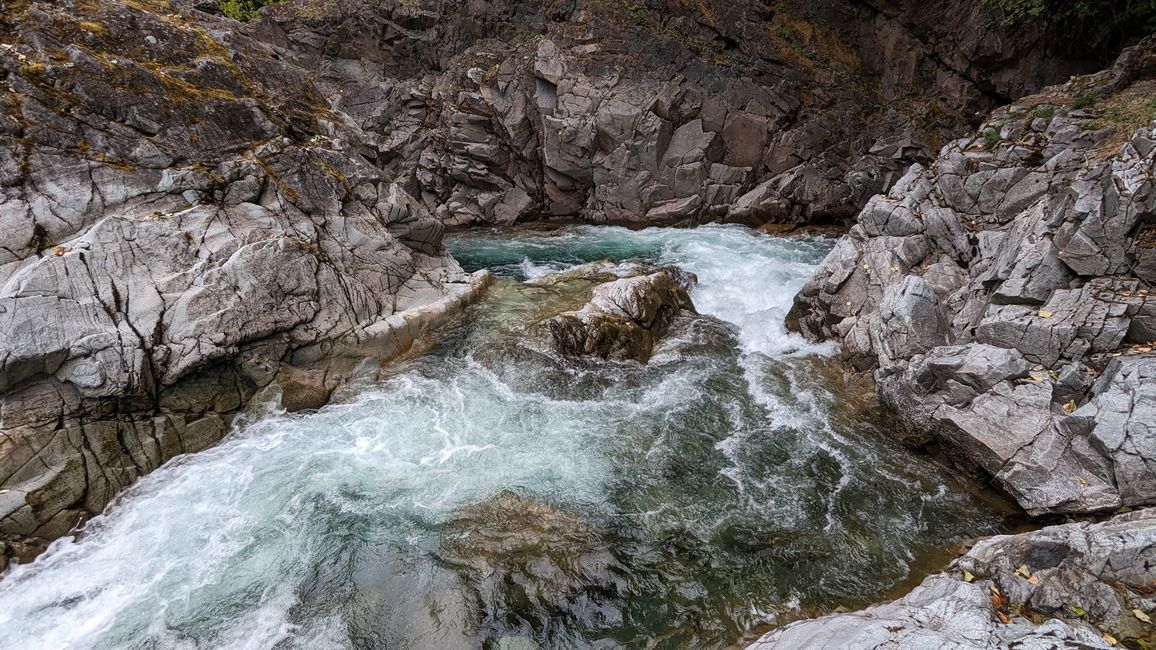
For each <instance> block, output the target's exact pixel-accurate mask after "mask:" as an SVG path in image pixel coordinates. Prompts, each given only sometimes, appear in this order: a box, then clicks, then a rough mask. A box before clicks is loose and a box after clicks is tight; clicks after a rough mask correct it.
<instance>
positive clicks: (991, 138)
mask: <svg viewBox="0 0 1156 650" xmlns="http://www.w3.org/2000/svg"><path fill="white" fill-rule="evenodd" d="M1002 139H1003V138H1001V137H999V129H997V128H995V127H994V126H992V127H988V129H987V130H986V131H984V132H983V147H984V149H994V148H995V146H996V145H997V144H999V141H1000V140H1002Z"/></svg>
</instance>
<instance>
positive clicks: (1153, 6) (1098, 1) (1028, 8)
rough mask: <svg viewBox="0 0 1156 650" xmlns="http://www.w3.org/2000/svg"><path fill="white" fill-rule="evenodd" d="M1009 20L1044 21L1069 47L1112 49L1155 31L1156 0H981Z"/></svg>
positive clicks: (1102, 50)
mask: <svg viewBox="0 0 1156 650" xmlns="http://www.w3.org/2000/svg"><path fill="white" fill-rule="evenodd" d="M982 2H983V4H985V5H988V6H991V7H995V8H997V9H999V10H1000V11H1001V12H1003V15H1004V19H1005V20H1006V21H1007V22H1008V23H1022V22H1026V21H1031V20H1043V21H1044V22H1046V23H1047V24H1048V25H1050V26H1052V27H1053V28H1055V29H1057V30H1060V31H1061V32H1063V33H1064V34H1067V35H1068V36H1069V39H1068V42H1069V43H1070V44H1071V46H1072V47H1078V48H1080V49H1085V50H1087V51H1101V52H1104V51H1112V50H1116V49H1118V48H1119V47H1120V46H1122V45H1125V44H1127V43H1128V42H1129V41H1134V40H1136V39H1138V38H1142V37H1144V36H1147V35H1148V34H1151V33H1152V32H1153V31H1156V0H982Z"/></svg>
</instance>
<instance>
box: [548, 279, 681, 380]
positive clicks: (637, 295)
mask: <svg viewBox="0 0 1156 650" xmlns="http://www.w3.org/2000/svg"><path fill="white" fill-rule="evenodd" d="M561 275H562V277H561V278H554V279H553V280H552V281H559V280H563V279H565V280H572V279H575V278H583V279H601V278H603V277H605V276H607V275H609V276H618V279H613V280H610V281H608V282H604V283H602V284H598V285H597V286H595V287H594V288H593V289H592V290H591V298H590V301H589V302H588V303H586V304H585V305H583V306H582V308H581V309H579V310H577V311H568V312H564V313H561V314H559V315H557V316H553V317H551V318H548V319H546V320H544V321H542V322H541V323H539V325H538V328H539V329H540V330H541V331H543V332H544V333H545V334H546V335H547V336H548V338H549V339H550V341H551V342H552V345H553V348H554V349H555V350H557V351H558V352H560V353H561V354H563V355H566V356H572V357H582V356H593V357H598V358H603V359H633V360H636V361H642V362H645V361H646V360H647V359H649V358H650V355H651V353H652V352H653V350H654V346H655V344H656V343H657V342H658V340H659V339H661V338H662V337H663V335H665V334H666V332H667V330H668V329H669V328H670V325H671V323H672V321H674V319H675V318H677V317H679V316H680V315H686V316H689V315H693V314H695V310H694V304H693V303H692V302H691V300H690V296H689V295H688V294H687V289H689V288H690V287H691V286H692V285H693V284H694V282H695V278H694V275H693V274H690V273H686V272H684V271H681V270H679V269H677V268H673V267H666V268H661V267H653V266H650V265H646V264H634V263H628V264H614V263H598V262H595V263H594V264H589V265H585V266H582V267H579V268H577V269H574V270H571V271H568V272H566V273H564V274H561Z"/></svg>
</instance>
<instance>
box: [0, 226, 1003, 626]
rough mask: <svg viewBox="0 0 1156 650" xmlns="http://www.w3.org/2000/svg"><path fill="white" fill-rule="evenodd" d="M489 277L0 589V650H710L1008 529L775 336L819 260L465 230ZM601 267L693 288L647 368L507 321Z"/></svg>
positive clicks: (794, 344)
mask: <svg viewBox="0 0 1156 650" xmlns="http://www.w3.org/2000/svg"><path fill="white" fill-rule="evenodd" d="M448 245H449V247H450V248H451V249H452V251H453V252H454V254H455V256H457V257H458V259H459V260H461V262H462V264H463V266H464V267H466V268H467V269H468V270H472V269H475V268H483V267H484V268H491V269H492V270H494V271H495V273H496V274H498V275H499V276H500V277H502V278H503V279H502V280H500V281H499V282H498V283H497V284H496V285H495V287H494V288H493V289H492V290H491V292H490V294H489V295H488V297H487V298H486V299H485V300H483V301H482V302H481V303H480V304H478V305H476V306H475V307H473V308H471V310H470V313H469V314H468V317H467V318H466V319H464V320H463V322H462V323H460V324H459V325H457V326H455V327H452V328H449V329H447V330H446V331H445V332H443V333H442V334H443V336H442V338H441V339H440V342H439V343H438V344H437V345H435V346H434V347H433V348H432V349H431V350H429V351H428V352H426V353H425V354H423V355H422V356H420V357H418V358H416V359H413V360H411V361H409V362H407V363H405V364H404V365H402V366H400V367H398V368H397V369H396V370H395V372H394V373H393V374H392V375H391V377H390V378H389V379H387V380H384V381H382V382H380V383H378V384H375V385H373V386H369V387H367V388H365V390H363V391H361V392H359V393H358V394H357V395H356V396H355V397H353V398H352V399H351V401H349V402H347V403H342V404H335V405H332V406H329V407H326V408H324V409H322V410H320V411H317V412H310V413H301V414H293V415H288V414H269V415H267V416H264V417H260V418H256V419H253V420H252V421H250V422H248V423H246V424H243V425H242V426H240V427H239V428H238V429H237V430H236V431H235V432H234V433H233V434H232V435H231V436H230V437H229V438H228V439H226V440H225V441H224V442H222V443H221V444H220V445H218V446H217V447H215V448H213V449H211V450H208V451H206V452H203V453H201V454H197V455H194V456H190V457H184V458H180V459H177V460H176V461H174V462H171V463H169V464H168V465H166V466H165V467H163V468H162V469H160V470H158V471H157V472H155V473H153V474H152V475H150V476H148V477H146V478H145V479H144V480H142V481H141V482H140V483H138V484H137V485H136V486H134V487H133V488H131V489H129V490H128V491H127V492H126V494H125V495H124V496H123V498H121V499H119V500H118V501H117V502H116V503H115V504H113V505H112V506H110V508H109V509H108V511H107V512H106V513H105V514H104V515H102V516H101V517H98V518H96V519H95V520H93V521H92V522H91V523H90V524H89V526H88V529H87V530H86V532H85V534H84V535H83V536H82V537H80V538H78V539H75V540H62V541H61V542H59V543H57V544H56V545H54V546H53V547H52V549H51V550H50V551H49V552H48V553H46V554H45V555H44V556H42V557H41V558H40V559H39V560H38V561H37V562H35V563H33V564H31V565H27V566H20V567H17V568H15V569H13V570H11V571H10V572H9V574H8V575H7V577H6V578H5V579H4V580H3V581H0V647H5V648H458V647H461V648H568V647H575V648H578V647H636V648H642V647H662V648H710V647H723V646H726V645H728V644H733V643H736V642H738V641H740V640H741V639H743V638H744V636H745V635H749V634H750V632H751V631H752V630H754V629H756V628H757V627H758V626H760V625H764V624H767V623H773V622H775V621H776V620H781V619H783V618H789V617H792V616H797V615H799V614H800V613H815V612H822V611H829V610H831V609H834V608H836V607H838V606H842V605H856V604H861V603H863V602H867V601H871V600H875V599H878V598H880V597H882V596H883V595H884V594H886V593H887V592H888V590H889V589H891V588H893V587H894V586H895V585H896V584H898V583H901V582H904V581H909V580H911V579H913V578H914V577H917V576H918V575H919V574H920V573H922V572H927V571H929V570H931V567H934V565H935V563H936V562H939V561H942V560H943V558H944V549H946V548H949V547H951V546H952V545H954V544H956V543H958V542H961V541H964V540H966V539H968V538H970V537H972V536H976V535H981V534H990V533H993V532H998V531H1000V530H1001V523H1002V522H1001V519H1000V518H999V517H998V516H997V515H995V514H994V513H992V512H991V511H990V510H989V509H988V508H987V507H985V506H984V504H982V503H980V502H979V501H978V500H977V499H976V498H975V497H973V496H972V495H970V494H969V493H968V492H967V491H966V490H964V489H963V488H962V486H960V485H958V484H956V483H955V482H954V481H953V480H952V479H951V477H950V476H949V474H948V473H947V472H946V471H944V470H943V469H941V468H940V467H939V466H937V465H936V464H934V463H932V462H931V461H930V460H928V459H926V458H925V457H923V456H920V455H917V454H913V453H911V452H909V451H907V450H905V449H904V448H902V447H900V446H899V445H897V444H894V443H891V442H889V441H888V438H887V436H886V432H885V430H884V426H885V420H884V419H883V418H881V417H880V414H879V413H878V412H877V411H876V409H875V407H874V404H873V401H872V400H871V399H870V394H869V392H868V391H865V390H863V389H862V388H861V387H854V386H848V385H847V384H845V383H844V380H843V377H842V373H841V371H840V370H839V369H838V368H837V366H836V365H835V364H834V362H833V360H832V359H831V357H830V355H831V354H832V353H833V349H832V348H830V347H829V346H822V345H820V346H816V345H812V344H809V343H807V342H805V341H803V340H802V339H800V338H798V337H797V336H795V335H793V334H789V333H787V332H786V331H785V330H784V329H783V327H782V320H783V316H784V315H785V312H786V310H787V309H788V308H789V306H790V302H791V297H792V296H793V294H794V293H795V291H797V289H798V288H799V287H800V286H801V284H802V283H803V281H804V280H805V279H806V277H807V275H808V274H809V273H810V272H811V270H812V269H813V268H814V266H815V265H816V264H817V263H818V261H819V260H821V259H822V257H823V256H824V255H825V254H826V252H827V250H828V249H829V248H830V242H827V241H823V240H805V239H782V238H774V237H769V236H765V235H760V234H757V233H754V232H752V231H750V230H747V229H744V228H741V227H724V226H709V227H703V228H699V229H696V230H673V229H649V230H644V231H638V232H632V231H627V230H623V229H618V228H593V227H575V228H568V229H564V230H561V231H557V232H551V233H542V232H516V231H494V232H484V231H483V232H477V231H475V232H471V233H468V234H462V235H455V236H453V237H451V239H450V241H449V242H448ZM604 257H614V258H619V259H629V258H635V259H645V260H648V261H654V262H658V263H663V264H678V265H680V266H682V267H683V268H685V269H687V270H689V271H692V272H694V273H695V274H697V276H698V278H699V284H698V286H697V287H696V288H695V289H694V291H693V292H692V294H691V295H692V298H693V300H694V301H695V304H696V306H697V307H698V309H699V311H700V312H702V313H704V314H709V315H712V316H714V317H716V318H717V320H715V319H705V320H703V319H699V320H686V321H680V322H679V323H677V324H676V326H675V327H674V329H673V330H672V332H671V334H670V336H669V337H668V339H667V340H666V341H664V342H663V343H662V344H661V345H660V346H659V348H658V349H657V350H656V352H655V355H654V357H653V359H652V360H651V362H650V363H649V364H647V365H641V364H637V363H633V362H584V363H578V362H572V361H565V360H562V359H558V358H555V357H552V356H550V355H547V354H543V353H542V352H541V350H539V349H537V348H535V347H534V346H532V345H527V343H526V342H527V340H528V334H527V326H528V325H529V324H531V323H533V322H535V321H536V320H538V319H540V318H542V317H543V316H545V315H549V314H550V313H552V312H554V311H557V310H558V309H561V308H563V307H566V306H573V305H575V304H580V303H581V302H582V300H583V299H584V295H585V292H586V291H588V288H587V287H581V286H573V285H564V286H548V287H546V286H532V285H528V284H524V283H523V282H521V280H523V279H525V278H531V277H540V276H541V275H544V274H545V273H548V272H550V271H554V270H561V269H564V268H568V267H570V266H573V265H575V264H577V263H580V262H584V261H589V260H595V259H601V258H604Z"/></svg>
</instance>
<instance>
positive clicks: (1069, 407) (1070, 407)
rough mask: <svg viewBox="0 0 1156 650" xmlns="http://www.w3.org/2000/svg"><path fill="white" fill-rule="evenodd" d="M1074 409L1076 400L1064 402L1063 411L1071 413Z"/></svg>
mask: <svg viewBox="0 0 1156 650" xmlns="http://www.w3.org/2000/svg"><path fill="white" fill-rule="evenodd" d="M1075 410H1076V400H1074V399H1070V400H1068V403H1067V404H1064V413H1072V412H1073V411H1075Z"/></svg>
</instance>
